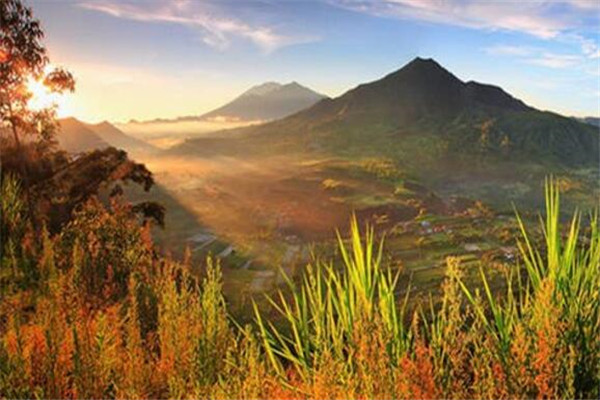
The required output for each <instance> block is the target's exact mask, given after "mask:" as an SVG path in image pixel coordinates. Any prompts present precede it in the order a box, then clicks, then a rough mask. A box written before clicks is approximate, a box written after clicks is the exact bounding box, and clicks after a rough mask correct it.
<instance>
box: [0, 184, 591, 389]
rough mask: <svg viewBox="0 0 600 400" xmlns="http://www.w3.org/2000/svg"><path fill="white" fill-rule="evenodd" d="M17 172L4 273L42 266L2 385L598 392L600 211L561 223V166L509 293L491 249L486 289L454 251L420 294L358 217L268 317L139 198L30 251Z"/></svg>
mask: <svg viewBox="0 0 600 400" xmlns="http://www.w3.org/2000/svg"><path fill="white" fill-rule="evenodd" d="M3 185H4V186H3V189H2V190H3V196H2V198H1V199H2V200H1V202H2V210H3V214H2V229H3V232H10V238H11V241H12V242H13V244H12V245H11V246H13V247H16V248H19V249H20V250H19V251H16V252H15V251H13V252H7V251H4V252H3V254H2V268H3V273H4V271H5V269H4V268H5V266H7V265H14V266H17V267H18V268H21V266H23V265H27V268H30V269H32V270H33V271H35V273H33V274H31V280H33V281H34V284H30V285H21V286H15V285H13V289H12V290H11V291H7V292H6V293H5V295H4V296H3V300H2V303H1V304H0V322H1V323H0V393H1V394H2V395H3V397H10V398H31V397H42V398H65V397H73V398H98V397H102V398H113V397H114V398H116V397H119V398H121V397H126V398H131V397H152V398H163V397H164V398H167V397H168V398H181V397H194V398H198V397H202V398H207V397H210V398H213V397H214V398H217V397H218V398H283V397H287V398H289V397H293V398H296V397H302V398H358V397H361V398H364V397H366V398H450V397H452V398H483V397H486V398H489V397H491V398H532V397H540V398H541V397H551V398H556V397H560V398H575V397H577V398H580V397H581V398H589V397H594V396H597V395H598V392H597V390H598V383H599V381H600V367H599V365H600V301H599V299H598V296H599V293H600V291H599V288H600V271H599V266H600V235H599V233H598V229H597V216H596V215H594V216H592V220H591V223H590V224H589V225H585V226H584V225H583V223H582V222H581V217H580V216H579V215H578V214H577V215H575V217H574V218H573V220H572V222H571V224H570V225H567V226H565V227H562V226H561V224H560V218H559V211H560V202H559V196H558V188H557V187H556V185H555V184H554V183H550V182H549V183H548V185H547V188H548V189H547V193H546V196H547V199H548V202H547V211H546V215H545V218H544V219H543V221H542V222H543V229H544V232H545V236H544V242H543V246H541V247H538V244H537V243H535V242H534V241H533V240H532V239H531V236H530V235H529V234H528V233H527V232H526V230H525V228H524V226H523V224H522V225H521V229H522V231H521V238H520V239H519V249H520V252H521V261H522V268H518V267H513V268H512V269H511V268H508V267H507V272H506V281H505V283H506V284H505V286H504V287H505V288H506V289H505V292H504V293H500V292H492V290H491V288H490V285H489V282H488V278H487V274H486V273H485V272H484V270H483V266H482V270H481V278H482V281H481V285H480V287H481V291H480V290H479V289H473V288H472V283H471V284H467V282H466V281H465V280H464V279H463V271H462V268H461V265H460V262H459V261H458V259H452V258H451V259H448V267H447V277H446V281H445V283H444V285H443V287H442V296H441V298H440V300H439V302H434V301H432V302H431V304H430V305H429V306H426V305H425V304H423V303H411V304H413V305H412V306H411V307H410V308H409V307H408V306H407V304H409V299H410V297H409V295H408V294H407V295H405V296H402V298H399V297H398V295H397V293H398V288H397V285H396V282H397V275H395V274H393V273H392V272H391V270H390V269H389V268H387V267H386V266H385V265H384V264H383V261H382V260H384V259H385V257H383V256H382V254H383V243H382V242H380V243H379V244H376V241H375V234H374V231H373V229H372V228H368V229H367V230H366V232H365V233H364V234H362V235H361V233H360V231H359V228H358V224H357V222H356V220H353V221H352V224H351V232H350V233H351V234H350V239H349V242H345V241H344V240H342V239H341V237H340V238H339V248H340V254H341V258H342V261H343V263H342V265H335V264H332V263H326V262H323V261H316V262H315V264H314V265H312V266H308V267H307V270H306V274H305V275H304V277H302V278H301V279H300V280H299V281H297V282H294V281H292V280H291V279H289V280H288V290H282V291H281V292H280V293H279V294H278V296H277V297H276V298H271V299H270V303H271V305H272V306H273V307H274V309H275V311H276V313H277V314H278V315H279V318H273V316H272V315H271V314H267V313H266V310H259V309H258V307H257V308H256V309H255V316H256V324H255V325H254V326H255V328H253V327H252V326H248V327H245V328H240V329H237V328H236V325H235V323H232V322H231V320H230V319H229V318H228V316H227V311H226V302H225V299H224V298H223V295H222V287H221V279H222V278H221V275H220V268H219V266H218V264H216V265H215V264H213V263H212V262H211V261H210V260H208V261H207V263H206V268H205V269H204V271H203V273H202V276H203V278H201V277H199V276H196V275H192V273H191V272H190V270H189V269H188V266H187V265H180V264H178V263H175V262H173V261H170V260H168V259H164V258H162V257H160V256H158V255H157V254H156V253H155V251H154V249H153V246H152V243H151V240H150V237H149V231H148V229H147V227H144V226H140V225H139V224H138V223H136V219H135V216H134V215H133V214H132V211H131V208H130V206H127V205H126V204H122V203H118V202H115V204H113V206H112V207H113V208H112V209H111V210H110V211H108V210H106V209H104V206H103V205H102V204H101V203H99V202H98V201H94V200H92V201H88V202H87V203H86V204H85V206H84V207H83V208H82V209H81V210H79V211H78V212H76V213H75V214H74V218H73V220H72V221H71V222H70V223H69V224H67V225H66V226H65V227H63V228H62V230H61V232H60V233H58V234H56V235H49V234H47V233H46V234H44V236H42V237H41V240H40V242H42V243H40V245H39V246H37V247H36V248H35V249H34V250H32V251H30V252H24V251H23V248H25V247H26V246H28V244H27V241H28V239H27V235H26V234H24V235H22V236H19V234H18V232H20V231H19V229H21V228H19V227H22V226H26V221H25V220H23V218H25V219H26V218H27V217H26V215H21V214H20V213H19V211H18V210H19V207H18V204H19V200H18V199H19V190H18V184H17V183H16V181H15V180H12V181H10V182H8V181H7V180H5V181H4V183H3ZM9 205H13V206H15V208H14V209H13V208H11V207H9ZM5 210H13V211H11V212H8V213H7V212H6V211H5ZM23 224H25V225H23ZM563 228H566V229H563ZM25 231H26V229H25ZM19 238H20V241H17V239H19ZM31 259H33V260H34V261H35V262H30V261H28V260H31ZM11 263H12V264H11ZM3 276H4V275H3ZM415 304H416V307H415ZM419 304H420V305H419ZM409 309H410V310H411V311H410V312H408V310H409Z"/></svg>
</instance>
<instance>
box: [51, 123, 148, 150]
mask: <svg viewBox="0 0 600 400" xmlns="http://www.w3.org/2000/svg"><path fill="white" fill-rule="evenodd" d="M59 126H60V129H59V131H58V133H57V137H56V138H57V140H58V145H59V147H61V148H62V149H64V150H66V151H67V152H69V153H80V152H84V151H90V150H95V149H103V148H106V147H110V146H113V147H116V148H119V149H122V150H125V151H127V152H128V153H130V154H133V155H139V154H141V153H152V152H155V151H156V148H155V147H153V146H151V145H150V144H147V143H145V142H143V141H141V140H139V139H135V138H132V137H130V136H128V135H126V134H125V133H123V132H122V131H120V130H119V129H117V128H116V127H115V126H113V125H112V124H110V123H109V122H106V121H105V122H101V123H99V124H86V123H84V122H81V121H79V120H78V119H76V118H64V119H61V120H59Z"/></svg>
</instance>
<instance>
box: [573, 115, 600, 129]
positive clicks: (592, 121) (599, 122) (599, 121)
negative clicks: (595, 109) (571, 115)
mask: <svg viewBox="0 0 600 400" xmlns="http://www.w3.org/2000/svg"><path fill="white" fill-rule="evenodd" d="M577 120H579V121H581V122H583V123H585V124H589V125H594V126H598V127H600V118H598V117H583V118H577Z"/></svg>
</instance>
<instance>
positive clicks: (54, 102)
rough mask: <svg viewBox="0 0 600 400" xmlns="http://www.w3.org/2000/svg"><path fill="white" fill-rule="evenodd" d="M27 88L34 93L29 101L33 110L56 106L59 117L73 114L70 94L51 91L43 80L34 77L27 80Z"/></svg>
mask: <svg viewBox="0 0 600 400" xmlns="http://www.w3.org/2000/svg"><path fill="white" fill-rule="evenodd" d="M27 90H29V91H30V92H31V94H32V97H31V99H29V102H28V103H27V105H28V106H29V108H30V109H31V110H33V111H40V110H43V109H45V108H49V107H56V115H57V116H58V117H59V118H64V117H67V116H69V115H71V108H70V104H69V103H70V102H69V100H70V99H69V96H68V94H65V93H55V92H51V91H50V90H49V89H48V87H47V86H45V85H44V83H43V82H41V81H39V80H35V79H33V78H30V79H29V80H28V81H27Z"/></svg>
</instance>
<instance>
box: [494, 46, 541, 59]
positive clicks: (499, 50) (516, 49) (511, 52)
mask: <svg viewBox="0 0 600 400" xmlns="http://www.w3.org/2000/svg"><path fill="white" fill-rule="evenodd" d="M484 50H485V52H486V53H488V54H490V55H493V56H518V57H524V56H530V55H532V54H535V53H536V52H538V49H537V48H535V47H529V46H511V45H496V46H492V47H486V48H485V49H484Z"/></svg>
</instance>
